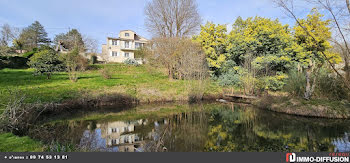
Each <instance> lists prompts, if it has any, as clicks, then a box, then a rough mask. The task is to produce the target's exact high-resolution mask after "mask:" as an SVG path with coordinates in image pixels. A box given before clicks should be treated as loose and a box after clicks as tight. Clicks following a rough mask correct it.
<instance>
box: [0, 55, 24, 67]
mask: <svg viewBox="0 0 350 163" xmlns="http://www.w3.org/2000/svg"><path fill="white" fill-rule="evenodd" d="M27 62H28V59H27V58H24V57H18V56H0V69H2V68H13V69H21V68H28V65H27Z"/></svg>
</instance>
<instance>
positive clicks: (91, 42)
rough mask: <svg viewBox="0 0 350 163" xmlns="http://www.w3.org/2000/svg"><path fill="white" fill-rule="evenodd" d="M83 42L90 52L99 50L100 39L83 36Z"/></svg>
mask: <svg viewBox="0 0 350 163" xmlns="http://www.w3.org/2000/svg"><path fill="white" fill-rule="evenodd" d="M83 42H84V46H85V50H86V52H88V53H95V54H96V53H97V52H98V41H97V40H96V39H94V38H92V37H90V36H86V35H84V36H83Z"/></svg>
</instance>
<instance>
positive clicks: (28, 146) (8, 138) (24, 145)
mask: <svg viewBox="0 0 350 163" xmlns="http://www.w3.org/2000/svg"><path fill="white" fill-rule="evenodd" d="M42 151H44V146H43V144H41V143H40V142H37V141H35V140H32V139H30V138H29V137H27V136H26V137H18V136H15V135H13V134H11V133H4V134H0V152H42Z"/></svg>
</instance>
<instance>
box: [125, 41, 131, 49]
mask: <svg viewBox="0 0 350 163" xmlns="http://www.w3.org/2000/svg"><path fill="white" fill-rule="evenodd" d="M126 45H128V46H126ZM124 47H125V48H126V49H129V48H130V41H124Z"/></svg>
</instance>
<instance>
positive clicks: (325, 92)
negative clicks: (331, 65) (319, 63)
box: [315, 69, 349, 100]
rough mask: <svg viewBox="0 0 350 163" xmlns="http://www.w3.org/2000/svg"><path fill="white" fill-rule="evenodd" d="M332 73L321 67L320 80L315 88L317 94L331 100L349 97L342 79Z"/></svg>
mask: <svg viewBox="0 0 350 163" xmlns="http://www.w3.org/2000/svg"><path fill="white" fill-rule="evenodd" d="M330 74H331V73H330V72H328V71H327V70H325V69H321V71H320V73H319V80H318V81H319V82H318V84H317V85H316V89H315V96H318V97H321V98H327V99H330V100H343V99H348V98H349V95H348V93H347V91H346V89H345V88H344V85H343V82H342V81H341V79H340V78H339V77H336V76H331V75H330Z"/></svg>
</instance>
